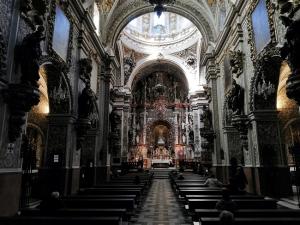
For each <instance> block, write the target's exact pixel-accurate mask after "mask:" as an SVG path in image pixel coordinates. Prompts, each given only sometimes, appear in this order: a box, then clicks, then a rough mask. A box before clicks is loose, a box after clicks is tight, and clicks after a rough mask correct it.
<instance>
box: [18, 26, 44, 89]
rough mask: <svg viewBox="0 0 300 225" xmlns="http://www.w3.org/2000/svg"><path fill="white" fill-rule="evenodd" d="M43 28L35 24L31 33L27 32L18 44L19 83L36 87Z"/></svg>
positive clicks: (38, 76) (38, 77)
mask: <svg viewBox="0 0 300 225" xmlns="http://www.w3.org/2000/svg"><path fill="white" fill-rule="evenodd" d="M44 30H45V28H44V27H43V26H37V27H36V30H35V31H34V32H33V33H30V34H28V35H27V36H26V37H25V38H24V39H23V41H22V44H21V45H20V46H19V49H18V50H19V52H18V55H19V59H18V61H19V62H20V65H21V73H22V76H21V83H23V84H29V85H32V86H34V87H38V86H39V85H38V83H37V82H38V80H39V79H40V75H39V60H40V58H41V56H42V50H41V45H40V42H41V41H42V40H44V39H45V36H44Z"/></svg>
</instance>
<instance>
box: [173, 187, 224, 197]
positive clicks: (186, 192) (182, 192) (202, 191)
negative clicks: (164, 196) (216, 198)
mask: <svg viewBox="0 0 300 225" xmlns="http://www.w3.org/2000/svg"><path fill="white" fill-rule="evenodd" d="M178 193H179V195H180V196H182V197H185V196H186V195H221V194H222V191H221V190H220V189H186V188H180V189H179V190H178Z"/></svg>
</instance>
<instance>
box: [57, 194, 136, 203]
mask: <svg viewBox="0 0 300 225" xmlns="http://www.w3.org/2000/svg"><path fill="white" fill-rule="evenodd" d="M83 198H84V199H98V198H100V199H104V198H107V199H115V198H132V199H134V201H135V202H136V203H138V202H139V199H138V197H137V196H136V195H120V194H119V195H69V196H66V197H63V198H62V200H64V199H83Z"/></svg>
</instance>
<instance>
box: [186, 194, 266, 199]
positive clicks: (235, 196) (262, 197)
mask: <svg viewBox="0 0 300 225" xmlns="http://www.w3.org/2000/svg"><path fill="white" fill-rule="evenodd" d="M185 198H186V199H197V198H198V199H202V198H203V199H205V198H206V199H218V200H220V199H222V195H186V196H185ZM230 198H231V199H264V196H261V195H230Z"/></svg>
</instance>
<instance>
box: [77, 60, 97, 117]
mask: <svg viewBox="0 0 300 225" xmlns="http://www.w3.org/2000/svg"><path fill="white" fill-rule="evenodd" d="M79 69H80V72H79V74H80V79H81V80H82V81H83V82H84V83H85V88H84V89H83V90H82V92H81V95H80V96H79V98H78V115H79V117H80V118H86V119H88V118H90V116H91V115H92V114H93V113H94V112H95V111H96V100H97V96H96V94H95V93H94V91H93V90H92V89H91V72H92V70H93V66H92V60H91V59H88V58H84V59H80V61H79Z"/></svg>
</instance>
